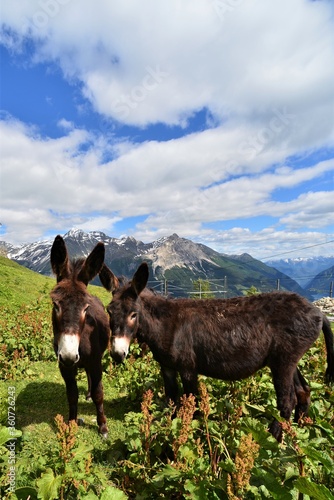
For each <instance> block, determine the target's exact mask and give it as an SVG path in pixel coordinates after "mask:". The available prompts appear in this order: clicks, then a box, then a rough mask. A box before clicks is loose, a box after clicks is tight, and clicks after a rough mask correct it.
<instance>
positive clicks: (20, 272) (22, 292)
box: [0, 256, 110, 307]
mask: <svg viewBox="0 0 334 500" xmlns="http://www.w3.org/2000/svg"><path fill="white" fill-rule="evenodd" d="M0 276H1V281H0V306H15V307H16V306H20V305H24V304H32V303H34V302H36V301H37V300H48V297H47V295H48V293H49V292H50V291H51V289H52V288H53V287H54V285H55V284H56V281H55V278H49V277H48V276H43V275H42V274H38V273H35V272H34V271H31V270H30V269H27V268H26V267H24V266H20V265H19V264H17V263H16V262H13V261H12V260H10V259H7V258H6V257H1V256H0ZM88 290H89V291H90V293H92V294H93V295H96V296H97V297H99V298H100V299H101V300H102V302H103V303H104V304H107V303H108V302H109V301H110V294H109V293H108V292H107V291H106V290H104V288H102V287H100V286H93V285H89V287H88Z"/></svg>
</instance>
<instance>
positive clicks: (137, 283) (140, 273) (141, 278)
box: [131, 262, 149, 295]
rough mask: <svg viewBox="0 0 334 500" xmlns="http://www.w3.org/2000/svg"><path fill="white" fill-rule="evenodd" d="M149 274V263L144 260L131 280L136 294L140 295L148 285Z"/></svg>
mask: <svg viewBox="0 0 334 500" xmlns="http://www.w3.org/2000/svg"><path fill="white" fill-rule="evenodd" d="M148 275H149V271H148V265H147V263H146V262H143V263H142V264H140V266H139V267H138V269H137V271H136V272H135V274H134V275H133V278H132V281H131V288H133V290H134V291H135V293H136V295H140V293H141V292H142V291H143V290H144V288H145V286H146V285H147V280H148Z"/></svg>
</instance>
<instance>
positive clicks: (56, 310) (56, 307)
mask: <svg viewBox="0 0 334 500" xmlns="http://www.w3.org/2000/svg"><path fill="white" fill-rule="evenodd" d="M53 309H54V311H55V313H57V314H59V313H60V305H59V304H58V302H53Z"/></svg>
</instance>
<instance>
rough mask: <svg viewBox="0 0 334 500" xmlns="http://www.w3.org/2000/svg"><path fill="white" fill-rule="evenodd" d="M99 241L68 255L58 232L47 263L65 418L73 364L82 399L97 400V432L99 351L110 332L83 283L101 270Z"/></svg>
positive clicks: (73, 403)
mask: <svg viewBox="0 0 334 500" xmlns="http://www.w3.org/2000/svg"><path fill="white" fill-rule="evenodd" d="M104 251H105V250H104V245H103V243H98V244H97V245H96V246H95V248H94V249H93V250H92V252H91V253H90V254H89V255H88V257H87V258H86V259H82V258H81V259H78V260H74V261H70V260H69V257H68V253H67V249H66V245H65V242H64V240H63V238H62V237H61V236H57V237H56V238H55V240H54V242H53V245H52V249H51V265H52V269H53V272H54V273H55V274H56V276H57V285H56V286H55V287H54V289H53V290H52V292H51V299H52V302H53V310H52V324H53V334H54V341H53V343H54V349H55V352H56V355H57V358H58V362H59V369H60V372H61V374H62V376H63V379H64V381H65V384H66V393H67V399H68V404H69V420H77V413H78V387H77V382H76V375H77V371H78V368H84V369H85V370H86V374H87V379H88V393H87V399H89V398H90V397H91V398H92V400H93V401H94V403H95V406H96V415H97V424H98V427H99V432H100V433H101V434H102V435H103V436H104V437H106V436H107V433H108V429H107V425H106V417H105V415H104V410H103V387H102V363H101V361H102V355H103V353H104V351H105V350H106V348H107V346H108V342H109V338H110V329H109V323H108V317H107V315H106V313H105V310H104V307H103V304H102V303H101V302H100V300H99V299H98V298H97V297H93V296H92V295H90V294H89V293H88V292H87V285H88V282H89V281H90V280H92V279H93V278H94V277H95V276H96V275H97V274H98V273H99V271H100V270H101V267H102V266H103V261H104Z"/></svg>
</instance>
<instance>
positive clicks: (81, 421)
mask: <svg viewBox="0 0 334 500" xmlns="http://www.w3.org/2000/svg"><path fill="white" fill-rule="evenodd" d="M77 423H78V425H84V424H85V421H84V419H83V418H78V421H77Z"/></svg>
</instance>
